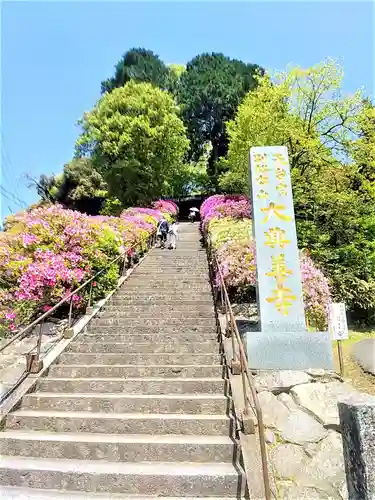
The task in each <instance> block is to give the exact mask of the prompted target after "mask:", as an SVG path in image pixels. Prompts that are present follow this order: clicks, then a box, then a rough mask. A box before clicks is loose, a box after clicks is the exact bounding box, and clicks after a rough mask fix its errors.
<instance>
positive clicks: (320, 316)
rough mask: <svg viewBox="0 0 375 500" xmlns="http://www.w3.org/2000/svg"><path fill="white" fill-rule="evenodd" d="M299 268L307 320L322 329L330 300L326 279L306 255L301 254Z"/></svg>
mask: <svg viewBox="0 0 375 500" xmlns="http://www.w3.org/2000/svg"><path fill="white" fill-rule="evenodd" d="M300 269H301V279H302V290H303V300H304V304H305V310H306V313H307V317H308V320H309V322H310V323H311V325H312V326H315V327H317V328H320V329H323V328H325V327H326V326H327V318H328V309H329V305H330V303H331V302H332V298H331V292H330V288H329V282H328V279H327V278H326V277H325V276H324V274H323V272H322V271H321V270H320V269H319V268H317V267H316V266H315V264H314V262H313V261H312V260H311V258H310V257H309V256H307V255H304V254H303V255H302V256H301V258H300Z"/></svg>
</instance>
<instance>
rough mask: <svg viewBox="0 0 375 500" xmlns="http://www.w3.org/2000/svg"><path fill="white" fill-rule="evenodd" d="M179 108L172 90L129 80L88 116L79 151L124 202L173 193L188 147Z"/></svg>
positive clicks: (147, 200)
mask: <svg viewBox="0 0 375 500" xmlns="http://www.w3.org/2000/svg"><path fill="white" fill-rule="evenodd" d="M178 112H179V109H178V107H177V105H176V103H175V101H174V100H173V98H172V97H171V96H170V95H169V94H168V92H166V91H163V90H160V89H158V88H156V87H154V86H152V85H151V84H149V83H136V82H134V81H129V82H128V83H127V84H126V85H125V86H123V87H121V88H118V89H115V90H113V91H112V92H111V93H106V94H105V95H104V96H103V97H102V98H101V99H100V100H99V101H98V102H97V104H96V106H95V107H94V108H93V109H92V111H90V112H89V113H86V114H85V115H84V117H83V119H82V120H81V122H80V123H81V125H82V128H83V133H82V135H81V136H80V137H79V139H78V141H77V154H78V155H79V156H86V155H91V156H92V158H93V161H94V164H95V165H96V168H98V170H99V171H100V173H102V175H103V177H104V179H105V180H106V181H107V182H108V186H109V190H110V193H111V195H114V196H116V197H117V198H118V199H119V200H121V201H122V202H123V203H124V204H125V205H128V204H135V203H138V204H142V203H147V202H149V201H150V200H151V199H153V198H155V197H159V196H167V195H170V194H171V191H173V182H174V179H175V178H176V177H178V176H179V175H180V172H181V170H182V169H183V157H184V155H185V153H186V151H187V148H188V146H189V141H188V139H187V138H186V130H185V127H184V124H183V122H182V120H181V119H180V118H179V116H178ZM172 194H173V193H172Z"/></svg>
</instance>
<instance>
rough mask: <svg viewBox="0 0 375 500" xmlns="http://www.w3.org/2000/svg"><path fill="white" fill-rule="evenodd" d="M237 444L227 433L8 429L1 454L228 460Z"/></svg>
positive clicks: (1, 436) (0, 438) (1, 442)
mask: <svg viewBox="0 0 375 500" xmlns="http://www.w3.org/2000/svg"><path fill="white" fill-rule="evenodd" d="M235 450H236V451H237V445H236V444H235V443H234V441H232V440H231V438H230V437H229V436H189V435H185V436H184V435H182V436H179V435H173V434H169V435H161V436H149V435H147V434H146V435H143V434H125V435H119V434H90V433H82V432H80V433H76V434H75V433H66V434H62V433H53V432H41V431H37V432H35V431H34V432H25V431H7V432H2V433H0V455H11V456H22V457H34V458H56V457H66V458H69V459H73V460H107V461H113V462H119V461H120V462H157V461H159V462H201V463H204V462H231V461H232V458H233V453H234V452H235Z"/></svg>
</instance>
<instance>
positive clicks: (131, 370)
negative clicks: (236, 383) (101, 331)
mask: <svg viewBox="0 0 375 500" xmlns="http://www.w3.org/2000/svg"><path fill="white" fill-rule="evenodd" d="M48 374H49V375H50V376H51V377H62V378H67V377H72V378H75V377H77V378H92V377H95V376H96V377H100V378H102V377H121V378H133V377H163V376H166V377H170V378H172V377H188V378H193V377H198V378H199V377H225V376H226V367H225V366H224V365H213V366H194V365H191V366H189V365H183V366H178V365H177V366H173V365H171V366H160V365H154V366H150V365H145V366H140V365H138V366H136V365H53V366H52V367H51V368H50V369H49V372H48Z"/></svg>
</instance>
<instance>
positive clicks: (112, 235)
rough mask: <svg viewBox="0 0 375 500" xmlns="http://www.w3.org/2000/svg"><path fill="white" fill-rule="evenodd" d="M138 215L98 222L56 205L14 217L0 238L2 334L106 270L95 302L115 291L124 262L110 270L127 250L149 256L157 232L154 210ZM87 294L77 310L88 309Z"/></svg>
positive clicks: (101, 218)
mask: <svg viewBox="0 0 375 500" xmlns="http://www.w3.org/2000/svg"><path fill="white" fill-rule="evenodd" d="M135 210H136V209H134V211H135ZM139 210H141V212H140V213H139V214H138V216H133V215H130V214H129V213H126V214H125V215H124V216H123V217H121V218H120V217H106V216H95V217H93V216H87V215H85V214H81V213H79V212H75V211H72V210H66V209H63V208H62V207H61V206H58V205H52V206H46V207H39V208H35V209H31V210H29V211H26V212H22V213H19V214H17V215H14V216H11V217H9V218H8V219H7V221H6V224H5V229H6V231H5V232H3V233H0V283H1V290H0V323H1V325H2V329H4V327H5V328H7V329H9V330H14V329H16V328H17V327H19V326H21V325H23V324H25V323H28V322H29V321H30V320H31V319H32V318H34V317H36V316H37V315H38V314H40V313H42V312H45V311H47V310H49V309H50V308H52V307H53V306H54V305H55V304H57V303H58V302H59V301H60V300H61V299H63V298H64V297H67V296H68V295H69V294H70V293H71V292H72V291H73V290H74V289H75V288H77V287H78V286H79V285H80V284H82V283H83V282H84V281H85V280H87V279H88V278H89V277H91V276H93V275H94V274H96V273H97V272H98V271H99V270H101V269H103V268H105V267H107V266H108V267H107V269H106V271H105V272H103V273H102V274H100V275H99V276H98V278H97V280H96V282H95V286H94V287H93V290H92V298H93V300H98V299H99V298H101V297H103V296H104V295H105V294H107V293H108V291H110V290H111V289H113V288H114V286H115V284H116V282H117V279H118V277H119V262H116V263H113V264H111V265H109V264H110V263H111V261H113V260H114V259H115V258H116V257H118V256H119V255H120V253H121V249H122V248H130V247H135V248H136V249H137V250H139V251H144V250H145V248H146V241H147V238H148V237H149V236H150V235H151V234H152V233H153V231H154V230H155V225H156V223H157V217H155V210H152V209H139ZM147 210H151V214H150V213H148V212H147ZM144 211H146V212H144ZM87 294H88V290H85V291H84V292H82V293H80V294H79V295H75V296H73V306H74V308H75V309H80V308H81V307H82V306H83V305H84V303H85V300H86V299H87Z"/></svg>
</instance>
